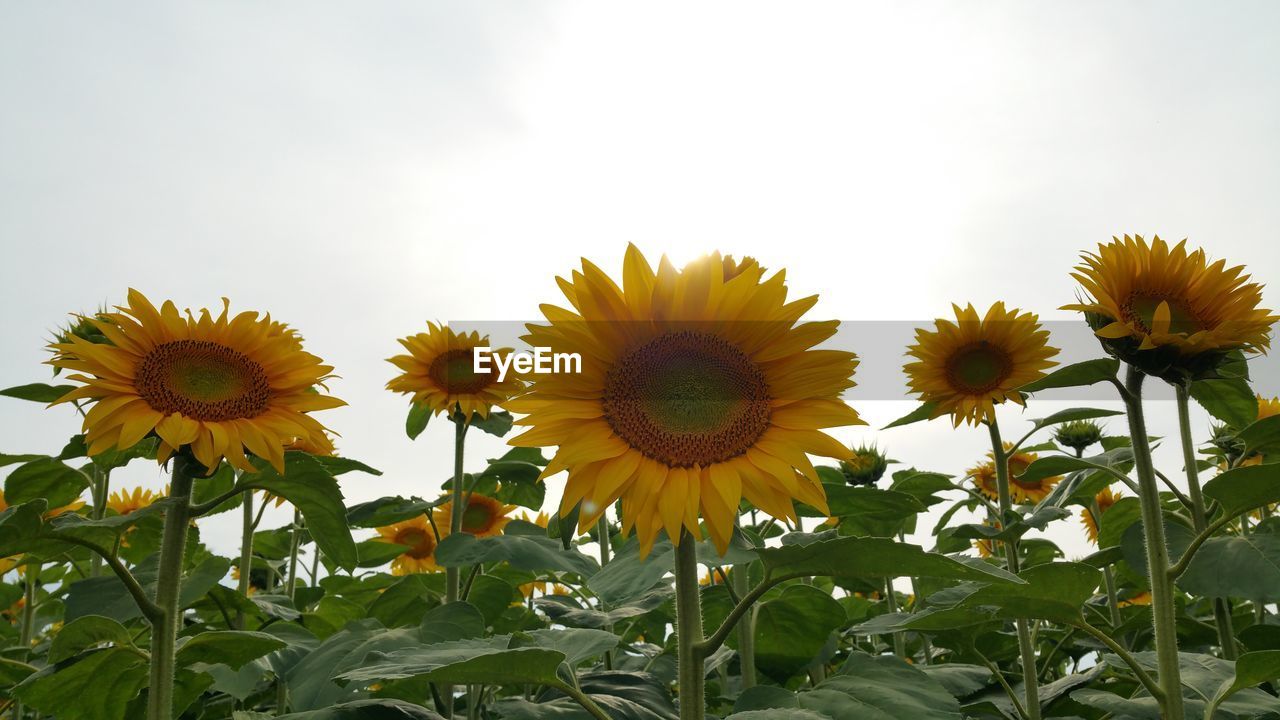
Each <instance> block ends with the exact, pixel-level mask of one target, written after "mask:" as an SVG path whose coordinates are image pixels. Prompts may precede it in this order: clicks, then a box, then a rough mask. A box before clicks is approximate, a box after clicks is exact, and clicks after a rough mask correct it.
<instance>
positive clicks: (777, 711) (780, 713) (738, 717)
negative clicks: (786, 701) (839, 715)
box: [725, 708, 832, 720]
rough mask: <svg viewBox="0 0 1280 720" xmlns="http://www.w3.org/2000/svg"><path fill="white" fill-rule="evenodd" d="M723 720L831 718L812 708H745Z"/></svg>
mask: <svg viewBox="0 0 1280 720" xmlns="http://www.w3.org/2000/svg"><path fill="white" fill-rule="evenodd" d="M725 720H832V718H831V716H830V715H824V714H822V713H820V712H814V711H813V710H801V709H799V708H774V709H771V710H745V711H743V712H738V713H734V714H732V715H730V716H728V717H727V718H725Z"/></svg>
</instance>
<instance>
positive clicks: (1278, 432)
mask: <svg viewBox="0 0 1280 720" xmlns="http://www.w3.org/2000/svg"><path fill="white" fill-rule="evenodd" d="M1236 439H1237V440H1239V441H1240V442H1242V443H1244V452H1245V454H1246V455H1251V454H1253V453H1274V452H1276V451H1277V450H1280V415H1272V416H1271V417H1267V418H1262V419H1261V420H1256V421H1254V422H1252V423H1249V424H1248V425H1247V426H1245V428H1244V429H1243V430H1241V431H1240V432H1238V433H1236Z"/></svg>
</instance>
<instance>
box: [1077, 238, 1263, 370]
mask: <svg viewBox="0 0 1280 720" xmlns="http://www.w3.org/2000/svg"><path fill="white" fill-rule="evenodd" d="M1072 277H1074V278H1075V279H1076V280H1078V281H1079V282H1080V285H1081V286H1082V287H1083V288H1084V291H1085V293H1086V294H1087V297H1086V298H1084V299H1083V301H1082V302H1079V303H1075V304H1072V305H1066V306H1064V307H1063V309H1064V310H1078V311H1080V312H1083V313H1085V314H1086V315H1087V316H1091V324H1093V325H1094V326H1095V330H1096V332H1097V334H1098V336H1099V337H1101V338H1104V339H1108V340H1121V339H1128V340H1130V341H1132V342H1134V343H1135V344H1136V345H1137V349H1138V350H1151V349H1155V348H1165V347H1167V348H1172V349H1174V350H1176V351H1177V352H1178V353H1179V354H1181V355H1198V354H1201V353H1206V352H1215V351H1228V350H1237V349H1241V350H1249V351H1265V350H1266V349H1267V347H1268V346H1269V345H1270V342H1271V338H1270V331H1271V325H1272V324H1273V323H1275V321H1276V320H1278V319H1280V316H1276V315H1273V314H1271V311H1270V310H1264V309H1262V308H1259V307H1258V304H1259V303H1261V302H1262V286H1261V285H1258V284H1257V283H1251V282H1249V276H1248V275H1245V274H1244V267H1243V266H1237V267H1233V268H1228V267H1226V261H1224V260H1219V261H1217V262H1215V263H1213V264H1212V265H1210V264H1209V263H1208V260H1207V259H1206V256H1205V252H1204V250H1196V251H1195V252H1191V253H1188V252H1187V248H1186V241H1185V240H1183V241H1182V242H1180V243H1178V244H1177V245H1176V246H1174V247H1173V248H1170V247H1169V245H1168V244H1167V243H1166V242H1165V241H1164V240H1161V239H1160V238H1159V237H1153V238H1152V239H1151V244H1150V245H1148V244H1147V242H1146V241H1145V240H1143V239H1142V236H1141V235H1135V236H1132V237H1130V236H1129V235H1125V236H1124V239H1123V240H1121V239H1119V238H1112V241H1111V242H1110V243H1108V244H1106V245H1101V244H1100V245H1099V246H1098V252H1096V253H1085V254H1084V256H1083V263H1082V264H1081V265H1078V266H1077V267H1076V272H1074V273H1072Z"/></svg>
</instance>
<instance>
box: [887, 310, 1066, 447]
mask: <svg viewBox="0 0 1280 720" xmlns="http://www.w3.org/2000/svg"><path fill="white" fill-rule="evenodd" d="M951 307H952V310H953V311H954V312H955V316H956V321H955V322H951V321H950V320H944V319H941V318H939V319H938V320H935V321H934V328H935V329H934V330H925V329H923V328H920V329H918V330H916V344H915V345H912V346H911V347H910V348H908V349H907V355H909V356H911V357H914V358H916V360H915V361H914V362H910V363H907V365H906V366H905V367H904V368H903V369H904V370H905V371H906V373H907V375H908V377H909V378H910V381H909V385H910V387H911V390H912V392H916V393H919V395H920V399H921V400H922V401H923V402H925V403H929V404H932V405H933V414H932V416H933V417H941V416H943V415H950V416H951V417H952V420H953V422H954V423H955V424H956V425H957V426H958V425H960V423H962V422H969V423H972V424H975V425H976V424H977V423H978V422H979V421H989V420H991V419H993V418H994V417H995V406H996V405H997V404H999V403H1002V402H1004V401H1006V400H1012V401H1013V402H1016V403H1018V404H1019V405H1022V404H1024V403H1023V398H1022V394H1021V393H1019V392H1018V388H1020V387H1022V386H1023V385H1026V384H1027V383H1029V382H1032V381H1033V380H1036V379H1038V378H1040V377H1042V376H1043V375H1044V371H1045V370H1046V369H1047V368H1050V367H1053V366H1054V365H1056V364H1057V363H1056V362H1054V361H1052V360H1050V359H1049V358H1051V357H1053V356H1054V355H1057V354H1058V349H1057V348H1054V347H1050V346H1049V345H1048V344H1047V343H1048V340H1049V331H1047V330H1044V329H1042V328H1041V327H1040V322H1039V318H1038V317H1037V316H1036V315H1034V314H1032V313H1024V312H1020V311H1019V310H1017V309H1016V308H1015V309H1013V310H1006V309H1005V306H1004V303H1001V302H998V303H996V304H994V305H992V306H991V309H989V310H987V314H986V315H985V316H983V317H979V316H978V312H977V311H976V310H974V308H973V305H968V306H966V307H965V308H961V307H960V306H959V305H952V306H951Z"/></svg>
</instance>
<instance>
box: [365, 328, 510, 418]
mask: <svg viewBox="0 0 1280 720" xmlns="http://www.w3.org/2000/svg"><path fill="white" fill-rule="evenodd" d="M399 342H400V344H401V345H403V346H404V348H405V350H408V351H409V354H408V355H396V356H395V357H392V358H389V359H388V362H390V363H391V364H392V365H395V366H396V367H398V368H400V369H401V370H402V371H403V372H401V373H400V374H399V375H397V376H396V377H394V378H392V379H391V381H390V382H388V383H387V389H388V390H391V391H394V392H398V393H407V394H409V395H412V396H413V397H412V402H413V404H415V405H425V406H426V407H429V408H431V411H432V414H434V415H439V414H440V413H442V412H443V413H446V414H448V415H452V414H453V413H454V412H455V410H461V412H462V416H463V417H464V418H468V419H469V418H470V417H471V416H472V414H476V415H479V416H480V417H482V418H483V417H488V416H489V410H490V409H492V408H493V406H495V405H502V404H503V403H504V402H505V401H506V399H507V398H508V397H510V396H511V395H512V394H513V393H515V392H516V391H518V390H519V389H520V381H519V379H518V378H517V377H516V375H515V373H514V372H508V373H507V376H506V377H505V378H503V379H502V380H499V379H498V375H499V373H498V369H497V366H496V364H495V363H493V362H490V363H489V372H479V373H478V372H476V370H475V349H476V348H480V347H483V348H487V347H489V338H488V336H482V335H480V333H477V332H469V333H457V332H454V330H453V328H451V327H449V326H447V325H437V324H435V323H433V322H428V323H427V331H426V332H423V333H418V334H417V335H410V336H409V337H406V338H400V340H399ZM494 352H495V353H498V354H505V353H507V352H510V351H509V350H506V349H501V350H496V351H494Z"/></svg>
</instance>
